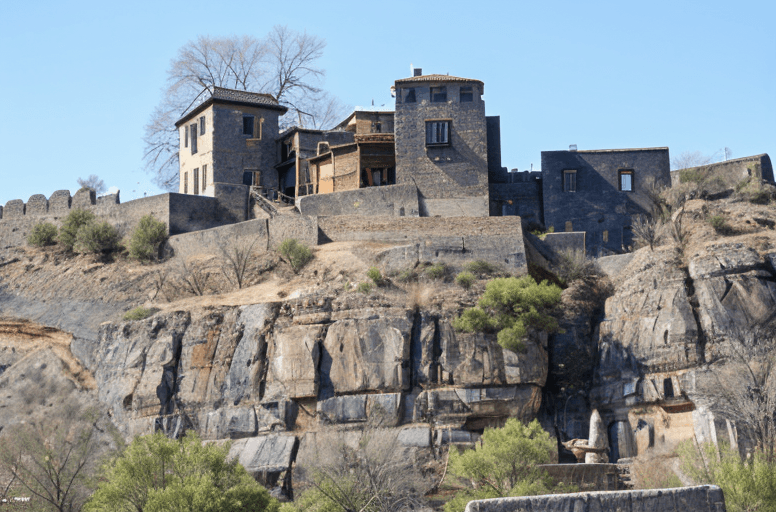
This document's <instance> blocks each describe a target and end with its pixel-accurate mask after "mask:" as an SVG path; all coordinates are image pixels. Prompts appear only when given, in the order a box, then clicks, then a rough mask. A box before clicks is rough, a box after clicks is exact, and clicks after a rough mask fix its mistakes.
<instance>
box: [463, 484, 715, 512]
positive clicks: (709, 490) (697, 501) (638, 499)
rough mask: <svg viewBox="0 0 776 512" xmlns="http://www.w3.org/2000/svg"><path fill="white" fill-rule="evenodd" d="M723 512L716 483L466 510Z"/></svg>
mask: <svg viewBox="0 0 776 512" xmlns="http://www.w3.org/2000/svg"><path fill="white" fill-rule="evenodd" d="M555 510H559V511H560V510H564V511H565V510H569V511H570V510H573V511H574V512H599V511H604V510H617V511H618V512H637V511H639V512H641V511H644V510H656V511H657V510H659V511H660V512H688V511H690V510H692V511H693V512H725V510H726V509H725V498H724V496H723V495H722V489H720V488H719V487H717V486H716V485H701V486H697V487H679V488H675V489H650V490H644V491H609V492H581V493H574V494H548V495H545V496H524V497H521V498H495V499H490V500H475V501H470V502H469V504H468V505H467V506H466V511H465V512H540V511H542V512H544V511H547V512H549V511H555Z"/></svg>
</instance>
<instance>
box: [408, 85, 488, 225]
mask: <svg viewBox="0 0 776 512" xmlns="http://www.w3.org/2000/svg"><path fill="white" fill-rule="evenodd" d="M397 85H398V89H399V92H398V93H397V102H396V114H395V135H396V183H397V184H406V183H412V184H415V185H416V186H417V187H418V191H419V194H420V199H421V213H420V214H421V216H428V217H433V216H437V215H439V216H445V217H446V216H472V217H487V216H488V213H489V206H488V144H487V125H486V121H485V103H484V102H483V100H482V98H481V94H482V84H481V83H478V82H455V81H451V82H412V83H401V84H397ZM430 85H432V86H438V85H443V86H446V87H447V101H446V102H442V103H431V102H430V92H429V86H430ZM462 85H466V86H472V87H473V89H474V94H473V96H474V98H473V101H471V102H464V103H461V102H460V101H459V96H460V95H459V91H460V87H461V86H462ZM406 88H414V89H415V95H416V99H417V101H416V102H415V103H406V102H400V101H399V98H400V97H401V96H402V94H403V91H404V89H406ZM446 119H449V120H451V126H450V136H449V138H450V145H449V146H441V147H427V146H426V121H427V120H446Z"/></svg>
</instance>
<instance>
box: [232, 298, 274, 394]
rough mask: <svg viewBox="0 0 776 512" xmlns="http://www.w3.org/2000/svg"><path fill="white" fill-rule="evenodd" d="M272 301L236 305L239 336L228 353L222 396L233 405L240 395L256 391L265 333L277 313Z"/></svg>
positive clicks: (264, 349)
mask: <svg viewBox="0 0 776 512" xmlns="http://www.w3.org/2000/svg"><path fill="white" fill-rule="evenodd" d="M277 309H278V308H277V305H276V304H271V303H270V304H253V305H250V306H243V307H241V308H240V311H239V317H238V325H239V326H238V329H241V330H242V337H241V338H240V340H239V342H238V343H237V348H236V349H235V351H234V355H233V356H232V365H231V366H230V368H229V372H228V373H227V375H226V379H225V381H224V398H225V399H226V400H227V401H229V402H230V403H233V404H234V405H237V404H238V403H239V402H240V400H241V399H243V398H250V397H253V396H257V395H258V385H259V378H260V376H261V374H262V373H263V372H262V369H263V365H264V364H265V361H264V360H263V359H262V358H261V355H262V353H265V352H266V346H265V345H266V343H265V339H264V338H265V334H266V332H267V330H269V328H270V327H271V326H272V322H273V321H274V320H275V317H276V316H277Z"/></svg>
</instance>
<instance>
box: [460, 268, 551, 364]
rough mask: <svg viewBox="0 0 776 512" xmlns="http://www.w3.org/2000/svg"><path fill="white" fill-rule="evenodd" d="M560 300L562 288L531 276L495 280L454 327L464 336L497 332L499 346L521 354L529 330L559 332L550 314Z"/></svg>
mask: <svg viewBox="0 0 776 512" xmlns="http://www.w3.org/2000/svg"><path fill="white" fill-rule="evenodd" d="M560 297H561V289H560V287H558V286H557V285H554V284H548V283H547V282H546V281H542V282H541V283H537V282H536V281H534V279H533V278H532V277H531V276H523V277H520V278H517V277H504V278H498V279H494V280H492V281H490V282H489V283H488V284H487V285H486V287H485V293H484V294H483V295H482V297H481V298H480V301H479V303H478V306H477V307H474V308H469V309H467V310H465V311H464V312H463V314H462V315H461V316H460V317H458V318H456V319H455V320H454V321H453V327H454V328H455V329H457V330H459V331H464V332H475V331H479V332H498V343H499V345H501V346H502V347H504V348H506V349H509V350H512V351H515V352H520V351H523V350H524V349H525V346H524V343H523V341H524V339H525V336H526V335H527V334H528V329H529V328H531V329H536V330H538V331H545V332H548V333H552V332H556V331H558V321H557V320H556V319H555V318H554V317H553V316H552V315H551V314H550V313H551V312H552V311H553V310H554V309H555V307H556V306H557V305H558V304H559V303H560Z"/></svg>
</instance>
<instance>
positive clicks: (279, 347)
mask: <svg viewBox="0 0 776 512" xmlns="http://www.w3.org/2000/svg"><path fill="white" fill-rule="evenodd" d="M322 336H323V326H322V325H292V326H289V327H282V328H277V327H276V328H275V332H274V333H273V335H272V337H271V339H270V340H269V347H268V350H267V358H268V360H269V364H268V366H269V367H268V369H267V382H266V390H265V392H264V399H265V400H278V399H281V398H304V397H312V398H314V397H316V396H318V383H319V378H318V362H319V360H320V341H321V338H322Z"/></svg>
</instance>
